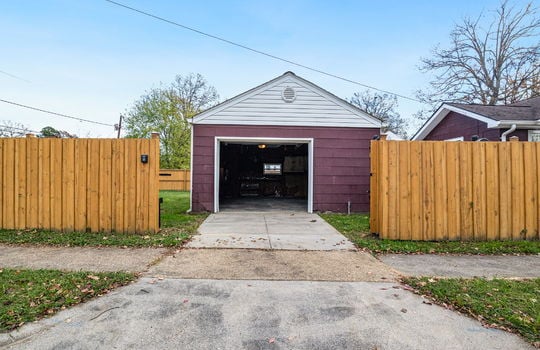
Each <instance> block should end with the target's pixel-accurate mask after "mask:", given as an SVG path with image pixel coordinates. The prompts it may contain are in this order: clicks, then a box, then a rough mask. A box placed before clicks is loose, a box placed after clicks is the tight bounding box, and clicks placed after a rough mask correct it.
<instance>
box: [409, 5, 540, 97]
mask: <svg viewBox="0 0 540 350" xmlns="http://www.w3.org/2000/svg"><path fill="white" fill-rule="evenodd" d="M537 14H538V9H537V8H535V7H533V5H532V3H529V4H528V5H526V6H525V7H524V8H522V9H516V8H515V7H513V6H510V5H509V3H508V1H503V2H502V3H501V5H500V6H499V8H498V9H497V10H496V11H495V14H494V16H493V19H492V20H491V22H490V23H488V24H487V27H484V24H483V23H481V22H482V21H481V20H482V17H483V16H482V15H480V16H479V17H478V18H476V19H471V18H465V19H464V20H463V21H462V23H460V24H457V25H456V27H455V28H454V30H453V31H452V32H451V33H450V39H451V43H450V47H449V48H448V49H443V48H440V47H436V48H435V49H433V52H432V54H433V56H432V57H431V58H423V59H422V65H421V66H420V70H421V71H423V72H435V78H434V79H433V80H432V81H431V82H430V89H429V90H427V91H419V92H418V95H417V96H418V98H419V99H421V100H422V101H424V102H428V103H431V104H432V105H433V106H434V107H435V104H437V103H439V102H440V101H450V102H464V103H481V104H488V105H495V104H507V103H512V102H516V101H519V100H522V99H525V98H528V97H531V96H534V95H537V94H539V93H540V40H539V36H540V18H539V17H538V16H537Z"/></svg>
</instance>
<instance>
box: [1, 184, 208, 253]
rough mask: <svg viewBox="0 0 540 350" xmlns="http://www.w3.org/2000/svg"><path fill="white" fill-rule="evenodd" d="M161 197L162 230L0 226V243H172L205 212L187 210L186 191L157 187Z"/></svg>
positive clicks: (181, 240)
mask: <svg viewBox="0 0 540 350" xmlns="http://www.w3.org/2000/svg"><path fill="white" fill-rule="evenodd" d="M159 195H160V197H162V198H163V204H162V212H161V227H162V229H161V231H160V232H158V233H155V234H147V235H134V234H123V233H117V234H115V233H87V232H69V233H63V232H52V231H46V230H37V229H31V230H0V243H9V244H46V245H62V246H119V247H123V246H125V247H173V246H178V245H182V244H183V243H184V242H185V241H186V240H188V239H189V237H190V236H191V234H193V233H194V232H195V230H196V229H197V227H198V226H199V225H200V223H201V222H202V221H203V220H204V219H205V218H206V214H193V215H192V214H186V211H187V210H188V209H189V192H179V191H160V194H159Z"/></svg>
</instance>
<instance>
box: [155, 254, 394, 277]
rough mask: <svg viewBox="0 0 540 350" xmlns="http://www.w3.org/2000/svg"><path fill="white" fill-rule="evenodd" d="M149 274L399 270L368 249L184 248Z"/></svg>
mask: <svg viewBox="0 0 540 350" xmlns="http://www.w3.org/2000/svg"><path fill="white" fill-rule="evenodd" d="M147 275H148V276H154V277H160V276H162V277H174V278H194V279H233V280H234V279H240V280H243V279H249V280H294V281H351V282H352V281H379V282H384V281H388V282H391V281H395V280H396V278H397V276H398V275H397V273H396V272H395V271H394V270H392V269H391V268H389V267H388V266H386V265H385V264H383V263H381V262H380V261H378V260H377V259H375V258H374V257H373V256H371V255H370V254H368V253H364V252H351V251H286V250H281V251H280V250H251V249H182V250H179V251H178V252H177V253H175V254H173V255H170V256H167V257H165V258H164V259H163V260H162V261H161V262H160V263H159V264H156V265H154V266H152V267H151V268H150V270H149V271H148V273H147Z"/></svg>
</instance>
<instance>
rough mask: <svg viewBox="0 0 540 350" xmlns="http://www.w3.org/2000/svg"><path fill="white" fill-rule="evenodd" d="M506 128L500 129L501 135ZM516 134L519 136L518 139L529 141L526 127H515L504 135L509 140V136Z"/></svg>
mask: <svg viewBox="0 0 540 350" xmlns="http://www.w3.org/2000/svg"><path fill="white" fill-rule="evenodd" d="M506 130H508V129H501V135H502V133H503V132H505V131H506ZM512 136H517V137H519V140H520V141H529V130H528V129H517V130H516V131H514V132H513V133H511V134H510V135H508V136H506V139H507V140H509V139H510V137H512Z"/></svg>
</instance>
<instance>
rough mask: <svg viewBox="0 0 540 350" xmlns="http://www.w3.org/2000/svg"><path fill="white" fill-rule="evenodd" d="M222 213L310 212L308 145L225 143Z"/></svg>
mask: <svg viewBox="0 0 540 350" xmlns="http://www.w3.org/2000/svg"><path fill="white" fill-rule="evenodd" d="M219 164H220V168H219V172H220V174H219V177H220V181H219V206H220V210H246V211H250V210H251V211H259V210H295V211H306V210H307V198H308V145H307V144H306V143H290V144H289V143H287V144H284V143H280V144H274V143H262V142H258V143H229V142H221V145H220V163H219Z"/></svg>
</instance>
